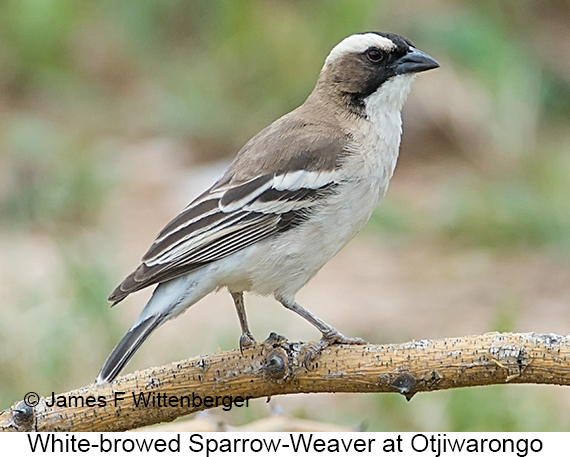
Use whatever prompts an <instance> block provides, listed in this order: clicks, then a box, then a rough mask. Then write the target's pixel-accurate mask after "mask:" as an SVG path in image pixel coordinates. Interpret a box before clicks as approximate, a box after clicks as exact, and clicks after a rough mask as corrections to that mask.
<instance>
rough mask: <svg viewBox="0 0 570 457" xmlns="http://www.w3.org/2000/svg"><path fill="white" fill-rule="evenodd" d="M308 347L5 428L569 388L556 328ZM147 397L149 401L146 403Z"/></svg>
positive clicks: (255, 355) (278, 348)
mask: <svg viewBox="0 0 570 457" xmlns="http://www.w3.org/2000/svg"><path fill="white" fill-rule="evenodd" d="M309 346H310V344H308V343H305V344H301V343H291V342H288V341H287V340H285V339H284V338H282V337H279V336H277V335H274V334H272V335H270V337H269V338H268V339H267V340H266V341H265V342H264V343H262V344H259V345H257V346H256V347H255V348H253V349H248V350H245V351H244V353H243V355H242V354H240V352H239V351H237V350H235V351H229V352H224V353H219V354H214V355H210V356H206V357H196V358H192V359H188V360H184V361H181V362H176V363H172V364H170V365H165V366H162V367H158V368H150V369H148V370H145V371H141V372H135V373H132V374H129V375H126V376H123V377H121V378H119V379H117V380H116V381H115V382H113V383H112V384H107V385H103V386H95V385H90V386H87V387H83V388H81V389H78V390H74V391H71V392H67V393H64V394H61V395H55V396H54V397H53V398H55V400H56V404H55V405H53V406H50V405H51V403H52V397H51V395H49V396H47V397H46V398H43V397H42V398H40V399H39V402H38V404H37V405H35V406H32V407H31V406H27V405H26V404H25V403H24V401H20V402H18V403H16V404H15V405H14V406H12V407H11V408H9V409H7V410H5V411H3V412H2V413H0V431H42V432H43V431H66V432H71V431H74V432H80V431H122V430H130V429H133V428H138V427H143V426H147V425H151V424H156V423H158V422H168V421H172V420H174V419H176V418H177V417H180V416H185V415H187V414H190V413H193V412H196V411H200V410H204V409H208V408H211V407H215V406H216V401H217V405H218V406H222V405H224V406H222V407H225V408H228V407H229V403H228V401H229V397H232V401H233V403H232V406H233V407H234V408H235V407H244V406H247V405H246V398H247V397H249V398H250V399H251V398H259V397H268V396H273V395H284V394H291V393H309V392H399V393H400V394H402V395H404V396H406V398H407V399H408V400H410V399H411V398H412V396H413V395H414V394H416V393H417V392H428V391H433V390H442V389H450V388H455V387H468V386H482V385H489V384H507V383H535V384H559V385H570V358H569V355H570V340H569V339H568V338H567V337H564V336H559V335H554V334H535V333H488V334H484V335H477V336H467V337H460V338H446V339H441V340H421V341H412V342H409V343H404V344H386V345H366V346H343V345H339V346H336V345H335V346H331V347H329V348H327V349H325V350H324V351H322V353H321V354H320V355H319V357H318V358H317V359H316V360H307V356H306V354H307V349H308V348H309ZM141 396H144V399H146V400H148V401H149V402H151V404H149V405H146V406H144V405H143V401H142V397H141ZM208 397H209V399H208ZM137 399H138V400H139V405H138V406H137ZM153 399H154V406H153V405H152V400H153ZM247 401H249V400H247ZM223 402H226V403H223ZM158 403H160V405H162V406H159V405H158ZM198 403H200V404H198Z"/></svg>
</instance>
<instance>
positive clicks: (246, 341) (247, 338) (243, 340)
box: [239, 332, 257, 355]
mask: <svg viewBox="0 0 570 457" xmlns="http://www.w3.org/2000/svg"><path fill="white" fill-rule="evenodd" d="M256 344H257V343H256V342H255V338H254V337H253V335H252V334H251V333H249V332H245V333H244V334H242V336H240V338H239V350H240V352H241V353H242V355H243V350H244V349H249V348H253V347H255V345H256Z"/></svg>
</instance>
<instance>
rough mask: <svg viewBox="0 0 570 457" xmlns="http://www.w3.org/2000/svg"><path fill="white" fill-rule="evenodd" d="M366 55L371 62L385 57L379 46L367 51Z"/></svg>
mask: <svg viewBox="0 0 570 457" xmlns="http://www.w3.org/2000/svg"><path fill="white" fill-rule="evenodd" d="M366 57H368V60H370V61H371V62H380V61H381V60H382V59H383V58H384V53H383V52H382V51H380V50H379V49H377V48H370V49H369V50H368V51H366Z"/></svg>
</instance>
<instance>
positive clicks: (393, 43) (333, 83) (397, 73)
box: [317, 32, 439, 109]
mask: <svg viewBox="0 0 570 457" xmlns="http://www.w3.org/2000/svg"><path fill="white" fill-rule="evenodd" d="M437 67H439V63H438V62H437V61H436V60H435V59H433V58H432V57H430V56H429V55H427V54H426V53H424V52H422V51H420V50H419V49H417V48H415V47H414V45H413V44H412V43H411V42H410V41H409V40H407V39H406V38H404V37H401V36H399V35H396V34H393V33H379V32H366V33H358V34H355V35H351V36H349V37H348V38H345V39H344V40H343V41H341V42H340V43H339V44H337V45H336V46H335V47H334V48H333V49H332V51H331V52H330V54H329V55H328V57H327V58H326V60H325V64H324V66H323V68H322V70H321V73H320V76H319V81H318V83H317V90H318V92H320V93H321V94H322V92H323V91H324V92H325V94H326V96H327V97H336V98H341V99H345V100H347V101H348V103H349V104H351V105H353V106H354V107H355V108H358V107H360V108H362V107H364V106H365V104H366V102H367V100H368V99H369V98H372V97H371V96H373V95H374V94H375V93H378V92H380V91H379V89H382V93H383V94H382V96H383V97H384V98H385V99H387V100H391V101H393V102H394V104H395V105H396V107H397V108H398V109H400V108H401V106H402V104H403V102H404V100H405V98H406V95H407V94H408V91H409V89H410V87H411V83H412V80H413V76H414V75H415V74H416V73H418V72H421V71H426V70H430V69H432V68H437Z"/></svg>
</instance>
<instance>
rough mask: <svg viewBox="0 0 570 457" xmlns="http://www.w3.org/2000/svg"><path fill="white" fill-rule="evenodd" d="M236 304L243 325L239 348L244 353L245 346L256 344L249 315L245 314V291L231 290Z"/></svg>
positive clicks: (241, 325) (240, 322)
mask: <svg viewBox="0 0 570 457" xmlns="http://www.w3.org/2000/svg"><path fill="white" fill-rule="evenodd" d="M230 293H231V294H232V298H233V299H234V304H235V305H236V311H237V315H238V318H239V325H240V327H241V337H240V339H239V350H240V351H241V353H242V354H243V349H244V348H252V347H254V346H255V339H254V338H253V335H252V334H251V332H250V331H249V326H248V325H247V316H246V315H245V306H244V304H243V292H230Z"/></svg>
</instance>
